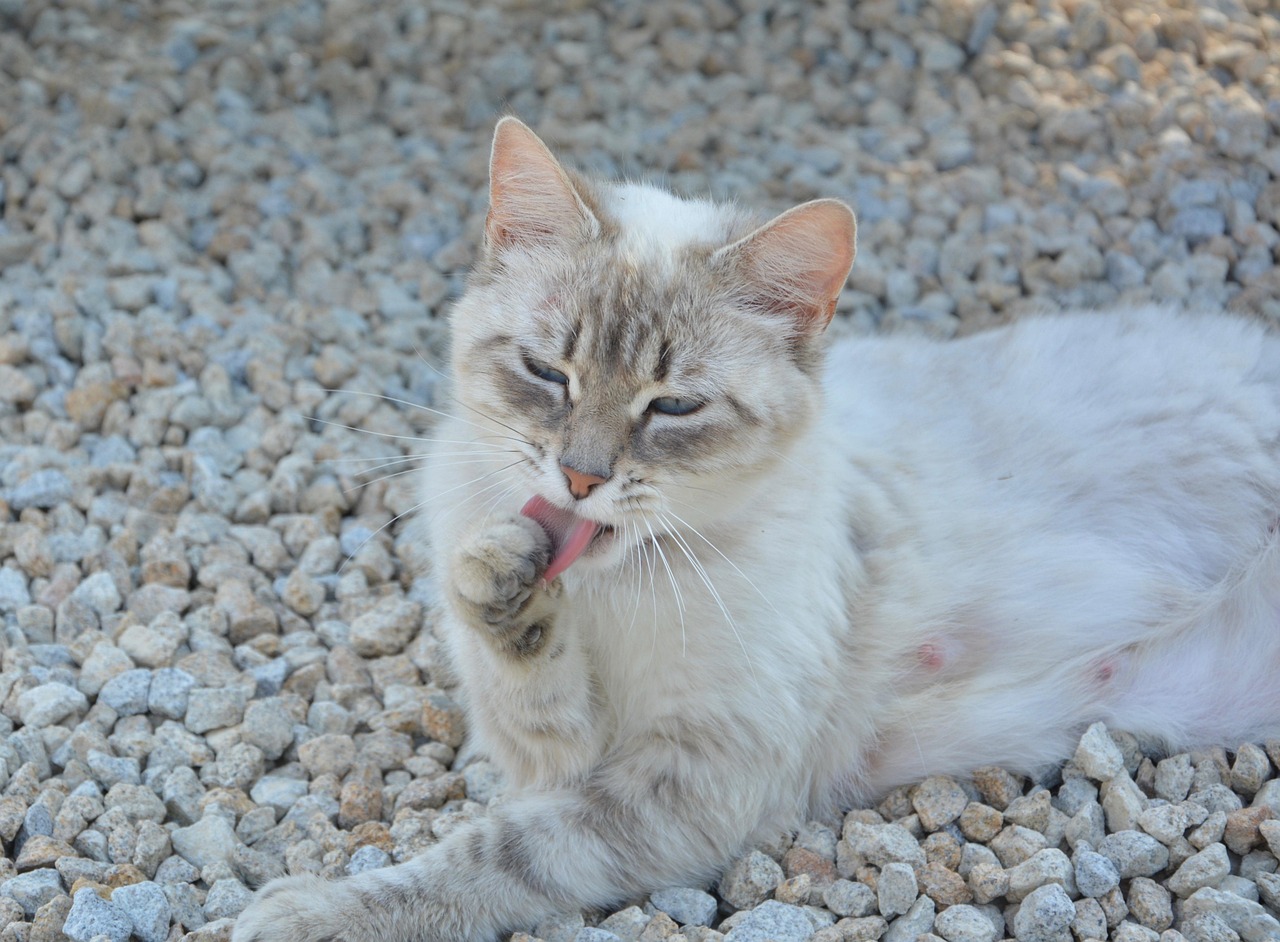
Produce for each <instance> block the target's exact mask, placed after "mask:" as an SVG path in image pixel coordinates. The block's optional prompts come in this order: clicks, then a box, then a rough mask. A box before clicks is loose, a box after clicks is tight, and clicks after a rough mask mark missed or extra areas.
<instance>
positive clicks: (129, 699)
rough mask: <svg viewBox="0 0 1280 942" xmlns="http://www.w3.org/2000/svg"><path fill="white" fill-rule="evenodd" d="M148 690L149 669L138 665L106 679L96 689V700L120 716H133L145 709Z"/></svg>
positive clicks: (149, 688) (149, 686) (149, 680)
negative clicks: (99, 687)
mask: <svg viewBox="0 0 1280 942" xmlns="http://www.w3.org/2000/svg"><path fill="white" fill-rule="evenodd" d="M150 692H151V671H149V670H147V669H145V668H141V667H140V668H137V669H136V670H131V671H125V672H124V673H122V674H117V675H116V676H114V677H112V678H111V679H110V680H108V681H107V682H106V683H105V684H103V685H102V689H101V690H99V691H98V700H99V701H101V702H102V703H105V704H106V705H107V706H109V707H111V709H113V710H115V711H116V713H118V714H120V715H121V716H135V715H136V714H139V713H145V712H146V711H147V703H148V697H149V695H150Z"/></svg>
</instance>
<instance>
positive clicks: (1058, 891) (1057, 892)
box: [1013, 883, 1076, 942]
mask: <svg viewBox="0 0 1280 942" xmlns="http://www.w3.org/2000/svg"><path fill="white" fill-rule="evenodd" d="M1075 917H1076V908H1075V905H1074V904H1073V903H1072V902H1071V897H1070V896H1068V895H1067V891H1066V890H1064V889H1063V888H1062V887H1060V886H1058V885H1057V884H1056V883H1053V884H1050V885H1049V886H1042V887H1040V889H1038V890H1034V891H1032V892H1031V893H1030V894H1029V895H1028V896H1027V898H1026V899H1024V900H1023V901H1022V905H1021V906H1019V907H1018V914H1017V915H1016V916H1014V917H1013V934H1014V936H1015V937H1016V938H1017V939H1018V942H1069V940H1070V938H1071V923H1072V921H1073V920H1074V919H1075Z"/></svg>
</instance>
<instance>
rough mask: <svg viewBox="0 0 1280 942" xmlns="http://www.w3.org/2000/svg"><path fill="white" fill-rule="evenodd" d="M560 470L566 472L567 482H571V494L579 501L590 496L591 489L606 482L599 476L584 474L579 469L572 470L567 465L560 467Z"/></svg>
mask: <svg viewBox="0 0 1280 942" xmlns="http://www.w3.org/2000/svg"><path fill="white" fill-rule="evenodd" d="M560 470H561V471H563V472H564V476H565V480H567V481H568V482H569V493H570V494H572V495H573V496H574V497H576V498H577V499H578V500H582V498H584V497H586V496H587V495H588V494H590V493H591V489H592V488H593V487H595V486H596V485H597V484H603V483H604V482H605V478H602V477H600V475H598V474H583V473H582V472H581V471H579V470H578V469H577V468H571V467H569V466H568V465H567V464H562V465H560Z"/></svg>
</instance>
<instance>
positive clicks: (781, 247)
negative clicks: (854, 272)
mask: <svg viewBox="0 0 1280 942" xmlns="http://www.w3.org/2000/svg"><path fill="white" fill-rule="evenodd" d="M857 232H858V226H857V222H856V221H855V220H854V216H853V210H851V209H850V208H849V207H848V206H846V205H845V204H844V203H842V202H840V201H839V200H832V199H825V200H814V201H812V202H810V203H804V204H802V205H800V206H797V207H795V208H794V209H790V210H787V212H785V213H783V214H782V215H781V216H778V217H777V218H776V219H774V220H772V221H771V222H768V223H766V224H765V225H763V226H761V227H760V228H759V229H757V230H756V231H755V232H753V233H751V234H750V235H749V236H747V237H746V238H744V239H740V240H738V241H737V242H735V243H733V244H732V245H728V246H725V247H724V248H723V249H720V250H719V251H718V252H717V253H716V255H717V256H722V257H724V258H726V259H731V260H732V261H733V263H734V264H735V265H736V266H737V269H738V273H739V274H740V275H741V276H742V277H743V279H744V280H745V281H746V283H747V285H748V290H749V291H750V293H751V294H752V295H753V296H754V298H755V299H756V300H757V301H758V303H760V304H761V305H762V306H763V307H764V308H765V309H767V310H770V311H775V312H779V313H786V314H790V315H791V316H793V317H795V318H796V319H797V320H798V321H800V324H801V326H802V327H803V328H804V329H805V330H815V331H820V330H822V329H824V328H825V327H826V326H827V324H829V323H830V322H831V318H832V317H833V316H834V315H835V312H836V299H837V298H838V297H839V296H840V291H841V289H842V288H843V287H844V283H845V279H846V278H848V277H849V269H850V268H852V267H853V257H854V255H855V254H856V253H857V248H856V243H857Z"/></svg>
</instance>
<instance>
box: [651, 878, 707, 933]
mask: <svg viewBox="0 0 1280 942" xmlns="http://www.w3.org/2000/svg"><path fill="white" fill-rule="evenodd" d="M649 900H650V902H652V903H653V905H654V906H656V907H657V908H658V909H660V910H662V911H663V912H664V913H666V914H667V915H668V916H670V917H671V918H672V919H674V920H675V921H676V922H678V923H680V924H681V925H683V926H709V925H711V923H712V922H714V921H715V918H716V905H717V904H716V900H715V897H714V896H712V895H711V894H709V893H704V892H703V891H702V890H697V889H690V888H687V887H673V888H671V889H667V890H659V891H658V892H657V893H654V894H653V895H652V896H650V897H649Z"/></svg>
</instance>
